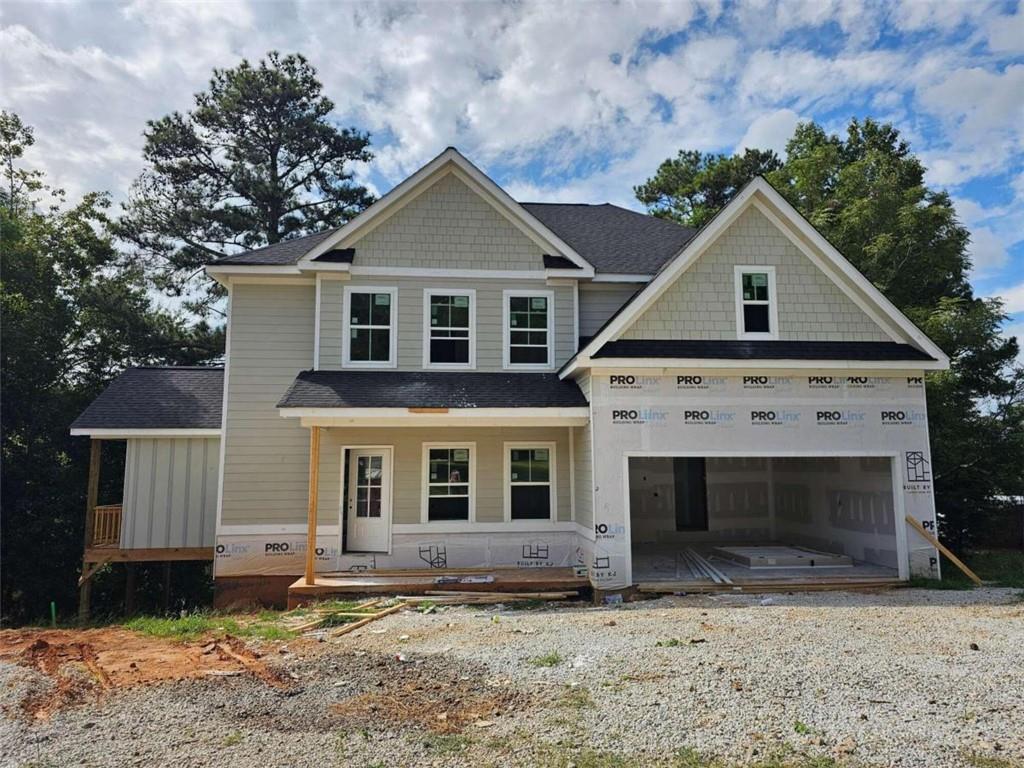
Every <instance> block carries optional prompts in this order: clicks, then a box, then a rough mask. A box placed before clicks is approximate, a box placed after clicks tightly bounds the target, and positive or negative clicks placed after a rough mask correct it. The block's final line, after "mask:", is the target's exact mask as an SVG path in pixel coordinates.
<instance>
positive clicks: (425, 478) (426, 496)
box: [420, 441, 476, 525]
mask: <svg viewBox="0 0 1024 768" xmlns="http://www.w3.org/2000/svg"><path fill="white" fill-rule="evenodd" d="M431 448H467V449H468V450H469V519H468V520H434V521H431V519H430V487H429V486H430V449H431ZM422 467H423V474H422V476H421V477H420V522H421V523H425V524H430V525H437V524H441V523H445V524H448V525H451V524H453V523H454V524H456V525H457V524H460V523H461V524H466V525H468V524H469V523H474V522H476V443H474V442H466V441H459V442H454V443H423V459H422Z"/></svg>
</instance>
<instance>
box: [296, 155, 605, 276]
mask: <svg viewBox="0 0 1024 768" xmlns="http://www.w3.org/2000/svg"><path fill="white" fill-rule="evenodd" d="M448 174H453V175H455V176H456V177H457V178H458V179H459V180H460V181H462V182H463V183H464V184H466V186H468V187H469V188H470V189H472V190H473V191H474V192H475V193H476V194H478V195H479V196H480V197H481V198H482V199H483V200H484V201H485V202H487V203H488V204H490V205H491V206H492V207H493V208H494V209H495V210H496V211H497V212H498V213H500V214H501V215H502V216H504V217H505V218H506V219H507V220H508V221H509V222H511V223H512V224H513V225H514V226H516V227H517V228H518V229H519V230H520V231H521V232H522V233H523V234H524V235H526V236H527V237H528V238H530V239H531V240H532V241H533V242H534V243H536V244H537V245H538V246H539V247H540V248H541V250H542V251H543V252H552V253H553V254H554V255H558V256H562V257H564V258H566V259H568V260H569V261H571V262H572V263H573V264H574V265H575V266H576V267H578V268H579V269H581V270H583V276H586V277H589V276H591V275H593V273H594V268H593V267H592V266H591V265H590V263H589V262H587V260H586V259H584V258H583V257H582V256H581V255H580V254H579V253H577V252H576V251H575V249H573V247H572V246H571V245H569V244H568V243H566V242H565V241H564V240H562V238H561V237H559V236H558V235H557V234H556V233H554V232H552V231H551V229H549V228H548V227H547V226H546V225H544V224H543V223H542V222H541V221H540V220H539V219H537V218H536V217H535V216H534V215H533V214H531V213H530V212H529V211H527V210H526V209H525V208H524V207H523V206H522V205H520V204H519V203H518V202H516V201H515V200H513V199H512V197H511V196H509V194H508V193H507V192H506V191H505V190H503V189H502V188H501V187H499V186H498V185H497V184H495V183H494V181H492V180H491V179H490V178H489V177H488V176H487V175H486V174H485V173H483V171H481V170H480V169H479V168H477V167H476V166H475V165H473V164H472V163H471V162H470V161H469V160H467V159H466V157H465V156H464V155H462V154H461V153H460V152H459V151H458V150H457V149H455V147H448V148H447V149H446V150H444V152H442V153H441V154H439V155H438V156H437V157H435V158H434V159H433V160H431V161H430V162H429V163H427V164H426V165H424V166H423V167H422V168H420V169H419V170H418V171H416V172H415V173H414V174H412V175H411V176H409V177H408V178H407V179H405V180H404V181H402V182H401V183H399V184H398V185H396V186H395V187H394V188H392V189H391V191H390V192H388V193H387V194H386V195H384V196H383V197H381V198H380V199H379V200H377V201H376V202H375V203H373V205H371V206H370V207H369V208H367V209H366V210H364V211H362V212H361V213H360V214H359V215H358V216H356V217H355V218H354V219H352V221H350V222H348V223H347V224H345V225H344V226H342V227H340V228H339V229H337V230H334V231H333V232H332V233H331V234H330V236H328V237H327V238H325V239H324V240H322V241H321V242H319V243H317V244H316V245H315V246H313V247H312V248H311V249H310V250H309V251H307V253H306V254H305V255H304V256H303V257H302V258H301V259H300V261H299V264H300V265H301V264H302V263H304V262H308V261H311V260H313V259H316V257H317V256H319V255H320V254H322V253H324V252H325V251H329V250H331V249H332V248H338V247H342V248H348V247H352V245H354V244H355V243H356V242H358V240H359V238H360V237H362V236H363V235H364V234H365V233H366V232H369V231H372V229H373V228H375V227H376V226H378V224H380V222H382V221H385V220H386V219H387V218H388V217H390V216H391V215H392V214H393V213H395V212H396V211H399V210H401V208H402V207H403V206H404V205H405V204H406V203H407V202H408V201H410V200H412V199H414V198H415V197H416V196H417V195H419V193H420V192H421V191H423V190H425V189H428V188H429V187H431V186H432V185H433V184H434V183H435V182H436V181H438V180H439V179H441V178H443V177H444V176H446V175H448Z"/></svg>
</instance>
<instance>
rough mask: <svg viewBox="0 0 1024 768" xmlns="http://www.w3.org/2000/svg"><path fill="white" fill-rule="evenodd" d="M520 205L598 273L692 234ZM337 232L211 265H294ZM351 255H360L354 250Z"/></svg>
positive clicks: (633, 265)
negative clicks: (353, 253)
mask: <svg viewBox="0 0 1024 768" xmlns="http://www.w3.org/2000/svg"><path fill="white" fill-rule="evenodd" d="M523 207H524V208H525V209H526V210H527V211H529V212H530V213H531V214H532V215H533V216H535V217H536V218H537V219H539V220H540V221H541V223H543V224H544V225H545V226H546V227H547V228H548V229H550V230H551V231H552V232H554V233H555V234H556V235H558V236H559V237H560V238H562V239H563V240H564V241H565V242H567V243H568V244H569V245H570V246H572V247H573V249H575V251H576V252H577V253H578V254H580V255H581V256H582V257H583V258H584V259H586V260H587V261H588V262H590V263H591V264H592V265H593V266H594V269H595V270H596V271H597V272H598V273H601V272H606V273H607V272H612V273H617V274H634V275H652V274H654V273H655V272H657V271H658V269H660V268H661V266H662V265H663V264H665V262H667V261H668V260H669V259H671V258H672V257H673V256H675V255H676V254H677V253H678V252H679V251H680V249H681V248H682V247H683V246H684V245H685V244H686V243H687V241H689V240H690V238H692V237H693V235H694V230H692V229H688V228H686V227H681V226H679V225H678V224H675V223H674V222H671V221H666V220H665V219H658V218H655V217H654V216H647V215H645V214H642V213H637V212H636V211H630V210H628V209H626V208H620V207H618V206H617V205H611V204H609V203H603V204H601V205H584V204H578V205H577V204H572V203H523ZM336 231H337V230H328V231H326V232H318V233H316V234H315V235H306V236H305V237H296V238H294V239H292V240H285V241H284V242H281V243H276V244H274V245H268V246H265V247H263V248H257V249H256V250H254V251H246V252H245V253H236V254H232V255H230V256H222V257H221V258H219V259H217V260H216V261H215V262H213V263H214V264H217V265H220V264H230V265H233V266H260V265H262V266H287V265H290V264H297V263H298V262H299V259H301V258H302V257H303V256H304V255H305V254H306V253H307V252H309V251H310V250H312V249H313V248H314V247H316V246H317V245H319V244H320V243H321V242H323V241H324V239H325V238H327V237H328V236H329V235H331V234H332V233H333V232H336ZM346 258H347V260H348V261H351V256H350V255H346ZM355 259H356V260H357V261H358V259H359V252H358V248H356V252H355ZM321 260H323V261H326V260H332V261H333V260H345V259H333V258H328V259H323V258H322V259H321ZM549 260H550V261H551V264H552V265H553V266H554V267H555V268H559V269H566V268H572V267H574V266H575V265H573V264H572V263H571V262H568V260H566V259H564V258H560V257H553V256H546V257H545V261H549Z"/></svg>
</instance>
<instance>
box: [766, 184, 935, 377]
mask: <svg viewBox="0 0 1024 768" xmlns="http://www.w3.org/2000/svg"><path fill="white" fill-rule="evenodd" d="M752 185H756V189H757V192H759V193H760V194H762V195H764V197H765V198H767V199H768V201H769V202H771V203H772V204H773V205H774V206H775V207H776V208H777V209H779V212H780V213H782V214H783V216H785V218H786V220H787V221H788V222H789V223H790V224H792V225H793V226H794V227H795V228H796V229H797V230H798V231H799V232H800V234H801V235H803V236H804V237H806V238H807V239H808V240H810V241H811V243H813V244H814V246H815V247H816V248H818V250H820V251H821V252H822V253H823V254H825V256H826V258H827V259H828V260H829V262H831V264H832V265H833V266H834V267H836V268H837V269H838V270H839V271H840V272H841V273H842V274H843V275H844V276H845V277H846V278H847V279H848V280H849V281H850V282H851V283H853V284H854V285H855V286H857V288H859V289H860V290H861V291H863V292H864V293H865V294H866V295H867V297H868V298H869V299H871V301H872V302H874V303H875V304H876V305H877V306H878V307H879V308H880V309H881V310H882V312H883V313H884V314H885V315H886V316H887V317H888V319H889V320H890V321H892V322H894V323H895V324H896V325H897V326H898V327H899V328H900V330H902V331H903V332H904V333H905V334H906V335H907V337H909V338H910V339H911V340H913V342H914V343H915V344H917V345H918V346H919V347H920V348H921V349H922V351H924V352H926V353H928V354H929V355H931V356H932V357H934V358H937V359H938V360H939V361H942V362H945V363H946V367H947V368H948V367H949V358H948V357H947V356H946V354H945V353H944V352H943V351H942V350H941V349H939V347H938V346H937V345H936V344H935V342H933V341H932V340H931V339H929V338H928V337H927V336H926V335H925V334H924V333H923V332H922V331H921V329H920V328H918V327H917V326H916V325H914V324H913V323H912V322H911V321H910V318H908V317H907V316H906V315H904V314H903V313H902V312H901V311H900V310H899V309H897V307H896V306H895V305H894V304H893V303H892V302H891V301H889V299H887V298H886V297H885V294H884V293H882V292H881V291H880V290H878V288H876V287H875V286H874V284H873V283H872V282H871V281H870V280H868V279H867V278H866V277H864V275H863V274H861V272H860V270H858V269H857V268H856V267H855V266H853V264H851V263H850V262H849V261H847V260H846V257H845V256H843V255H842V254H841V253H840V252H839V251H838V250H836V248H835V246H833V245H832V243H830V242H829V241H828V240H826V239H825V237H824V236H823V235H822V234H821V233H820V232H818V230H816V229H815V228H814V227H812V226H811V224H810V222H809V221H807V219H805V218H804V217H803V216H802V215H801V214H800V212H799V211H798V210H796V208H794V207H793V206H792V205H790V203H789V201H788V200H786V198H784V197H783V196H782V195H781V194H779V193H778V192H777V191H776V190H775V188H774V187H772V185H771V184H769V183H768V182H767V181H765V180H764V179H762V178H760V177H758V178H756V179H754V181H753V182H752ZM801 250H804V252H805V253H806V249H801ZM837 285H839V287H840V288H844V291H843V292H844V293H846V295H847V296H850V293H849V291H847V290H845V287H844V286H843V285H842V284H841V283H837ZM850 298H851V299H852V298H853V296H850Z"/></svg>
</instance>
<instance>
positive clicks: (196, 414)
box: [71, 366, 224, 429]
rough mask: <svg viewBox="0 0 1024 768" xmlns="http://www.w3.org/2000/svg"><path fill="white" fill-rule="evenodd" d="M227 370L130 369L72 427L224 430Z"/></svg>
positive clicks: (191, 368) (198, 368)
mask: <svg viewBox="0 0 1024 768" xmlns="http://www.w3.org/2000/svg"><path fill="white" fill-rule="evenodd" d="M223 394H224V369H223V368H213V367H201V368H200V367H185V366H180V367H169V368H129V369H128V370H126V371H125V372H124V373H122V374H121V375H120V376H118V377H117V378H116V379H114V380H113V381H112V382H111V383H110V385H109V386H108V387H107V388H106V389H105V390H103V392H101V393H100V396H99V397H97V398H96V399H95V400H93V401H92V402H91V403H90V404H89V407H88V408H86V409H85V410H84V411H82V413H81V415H80V416H79V417H78V418H77V419H75V421H74V423H73V424H72V425H71V428H72V429H220V421H221V403H222V401H223Z"/></svg>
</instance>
